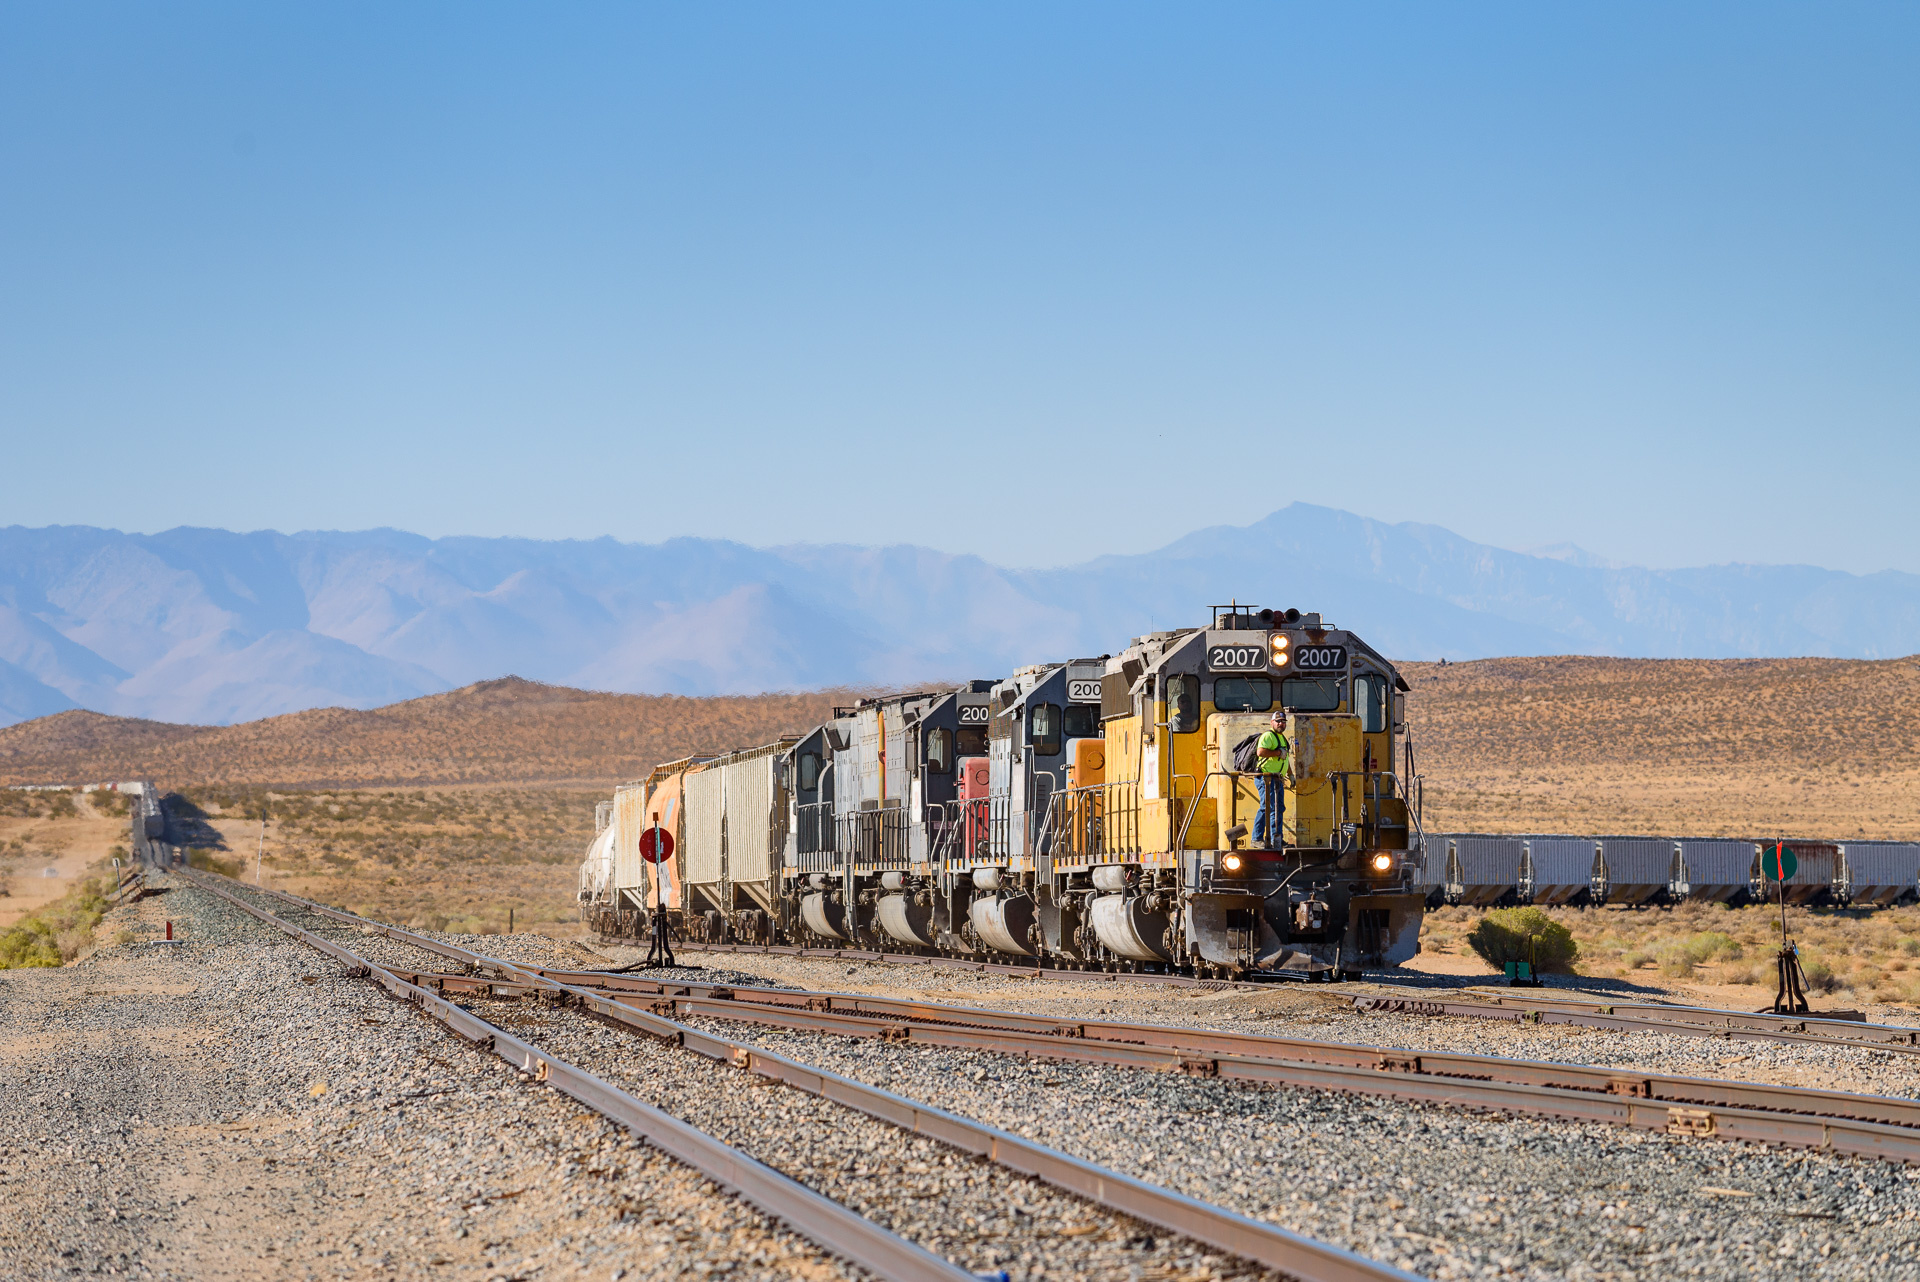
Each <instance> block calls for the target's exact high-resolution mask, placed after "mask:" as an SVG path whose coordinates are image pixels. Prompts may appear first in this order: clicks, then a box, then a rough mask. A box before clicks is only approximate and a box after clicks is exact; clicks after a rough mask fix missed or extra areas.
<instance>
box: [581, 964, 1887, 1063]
mask: <svg viewBox="0 0 1920 1282" xmlns="http://www.w3.org/2000/svg"><path fill="white" fill-rule="evenodd" d="M607 942H614V943H626V942H630V941H625V940H615V941H607ZM682 951H685V952H718V953H748V954H761V955H768V956H778V957H812V958H819V959H822V960H827V961H861V962H875V963H879V964H882V965H889V966H934V967H942V968H947V969H952V970H961V971H972V972H976V973H982V974H997V975H1007V976H1011V977H1015V978H1022V979H1063V980H1080V981H1083V982H1098V981H1101V980H1109V981H1113V982H1117V983H1132V984H1157V985H1164V986H1171V987H1197V988H1206V989H1229V988H1237V989H1256V988H1268V987H1272V986H1273V985H1275V984H1277V983H1284V982H1288V981H1287V980H1285V979H1283V978H1278V977H1276V978H1273V979H1261V980H1245V979H1242V980H1222V979H1198V978H1195V977H1194V976H1191V975H1177V974H1149V973H1136V972H1129V971H1118V972H1115V971H1100V970H1073V969H1069V968H1066V967H1060V966H1035V965H1031V964H1029V965H1021V964H1018V963H1012V962H991V961H978V960H975V959H973V958H967V957H943V956H933V955H925V954H918V953H895V952H882V951H876V950H872V949H859V948H800V947H791V946H787V945H780V944H688V945H685V946H684V948H683V950H682ZM1377 982H1380V983H1384V984H1391V983H1392V982H1393V981H1392V980H1390V979H1382V980H1379V981H1377ZM1353 1007H1354V1010H1356V1011H1358V1012H1361V1013H1366V1012H1370V1011H1377V1012H1381V1013H1389V1014H1409V1015H1458V1016H1462V1017H1466V1018H1472V1019H1498V1020H1514V1021H1521V1022H1530V1023H1540V1024H1574V1025H1579V1026H1581V1027H1585V1028H1601V1029H1608V1030H1611V1031H1614V1032H1660V1033H1673V1034H1676V1035H1679V1036H1684V1037H1720V1038H1726V1039H1728V1040H1731V1041H1771V1042H1799V1043H1805V1044H1815V1045H1822V1046H1841V1047H1847V1048H1849V1049H1855V1050H1884V1051H1894V1052H1898V1053H1902V1054H1920V1028H1907V1027H1902V1026H1899V1025H1893V1024H1869V1023H1865V1022H1863V1021H1859V1020H1840V1019H1822V1018H1821V1017H1820V1015H1819V1013H1818V1012H1815V1013H1813V1014H1810V1015H1770V1014H1766V1013H1756V1012H1750V1011H1734V1010H1720V1009H1717V1008H1713V1007H1704V1006H1668V1005H1661V1004H1657V1003H1651V1002H1607V1001H1604V1000H1582V999H1578V998H1554V997H1538V996H1520V995H1517V994H1516V995H1513V996H1508V995H1506V994H1504V993H1502V994H1499V995H1497V996H1496V995H1492V994H1488V995H1485V996H1481V995H1473V996H1462V995H1456V994H1451V993H1446V992H1435V991H1433V990H1423V991H1422V993H1421V995H1420V996H1418V997H1412V996H1409V997H1382V996H1373V995H1363V996H1357V997H1355V998H1353Z"/></svg>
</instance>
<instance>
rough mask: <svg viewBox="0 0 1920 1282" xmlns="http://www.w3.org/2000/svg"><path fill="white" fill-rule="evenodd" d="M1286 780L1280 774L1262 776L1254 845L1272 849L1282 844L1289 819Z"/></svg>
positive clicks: (1254, 824)
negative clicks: (1284, 829)
mask: <svg viewBox="0 0 1920 1282" xmlns="http://www.w3.org/2000/svg"><path fill="white" fill-rule="evenodd" d="M1285 782H1286V780H1285V779H1283V778H1282V777H1281V776H1280V775H1278V774H1263V775H1261V776H1260V809H1259V810H1258V811H1257V812H1256V813H1255V814H1254V816H1253V844H1254V845H1256V846H1266V847H1268V848H1269V849H1271V848H1272V847H1274V846H1277V845H1279V844H1280V841H1281V837H1282V833H1281V828H1282V826H1283V825H1284V824H1285V823H1286V818H1287V793H1286V789H1285V788H1284V787H1283V785H1284V784H1285Z"/></svg>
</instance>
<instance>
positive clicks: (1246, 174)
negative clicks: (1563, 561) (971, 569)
mask: <svg viewBox="0 0 1920 1282" xmlns="http://www.w3.org/2000/svg"><path fill="white" fill-rule="evenodd" d="M1917 196H1920V6H1916V5H1913V4H1887V5H1872V4H1835V5H1818V6H1815V5H1786V6H1770V5H1762V4H1752V3H1742V4H1729V5H1713V4H1704V3H1701V4H1685V5H1672V4H1658V5H1652V4H1649V5H1631V4H1589V5H1567V4H1545V5H1543V4H1537V3H1527V4H1508V5H1477V6H1476V5H1464V4H1463V5H1432V4H1408V5H1401V6H1379V5H1375V6H1355V5H1325V4H1316V5H1279V4H1271V3H1261V4H1255V5H1248V6H1231V5H1212V6H1205V7H1203V6H1191V5H1186V6H1175V5H1163V4H1155V5H1139V6H1125V5H1116V4H1109V3H1102V4H1098V5H1087V6H1070V5H1064V4H1052V5H1028V4H1021V5H1012V4H1008V5H1000V6H993V5H978V4H975V5H966V6H953V7H940V6H934V5H921V4H911V5H900V4H887V5H882V4H874V5H870V6H860V7H856V6H829V5H795V4H781V5H750V4H727V5H704V4H703V5H667V4H652V5H635V4H619V5H607V6H598V5H591V4H568V5H511V6H505V5H475V4H466V3H463V4H459V5H446V4H432V3H405V4H391V3H386V4H377V5H371V4H345V3H329V4H308V5H295V4H265V5H262V4H249V5H234V6H231V7H210V6H196V5H190V4H167V5H128V4H118V5H98V4H54V3H16V4H11V5H7V6H5V7H4V8H3V9H0V438H3V440H0V460H3V461H0V524H6V523H19V524H26V525H42V524H50V523H85V524H100V525H113V526H118V527H120V528H123V529H135V530H152V529H161V528H166V527H168V526H171V525H175V524H181V523H189V524H200V525H215V526H224V527H227V528H233V529H253V528H263V527H270V528H278V529H302V528H341V529H351V528H363V527H367V526H375V525H391V526H398V527H402V528H406V529H411V530H417V531H420V532H422V533H428V534H446V533H471V534H519V535H532V536H537V537H571V536H598V535H601V534H612V535H614V536H615V537H618V538H622V539H632V540H648V541H651V540H655V539H659V538H663V537H667V536H670V535H675V534H702V535H717V536H727V537H733V538H738V539H742V540H745V541H748V542H752V543H759V544H767V543H781V542H788V541H794V540H845V541H852V542H882V541H885V542H893V541H912V542H918V543H925V544H930V545H932V546H935V547H940V548H944V549H950V550H961V551H977V552H980V553H982V554H984V555H987V556H989V557H991V558H994V559H996V560H1000V561H1003V562H1011V563H1014V564H1059V563H1064V562H1070V561H1074V560H1078V559H1082V558H1085V557H1088V556H1091V555H1095V554H1098V553H1101V552H1107V551H1133V550H1141V549H1145V548H1149V547H1154V546H1157V545H1159V544H1162V543H1165V542H1167V541H1169V540H1170V539H1171V538H1173V537H1174V536H1176V535H1178V534H1180V533H1183V532H1185V531H1187V530H1190V529H1193V528H1196V527H1199V526H1203V525H1211V524H1218V523H1222V522H1233V523H1238V522H1242V521H1245V520H1251V519H1254V518H1256V517H1258V516H1260V515H1263V514H1265V513H1266V512H1267V511H1270V510H1271V509H1273V508H1275V507H1278V506H1280V505H1282V504H1284V503H1286V502H1288V501H1291V500H1294V499H1304V500H1309V501H1314V502H1320V503H1325V504H1329V505H1332V506H1336V507H1343V508H1347V509H1350V510H1353V511H1357V512H1361V513H1364V514H1367V515H1371V516H1375V517H1380V518H1383V519H1388V520H1420V521H1431V522H1435V523H1438V524H1442V525H1446V526H1448V527H1450V528H1452V529H1455V530H1457V531H1459V532H1460V533H1462V534H1465V535H1468V536H1469V537H1473V538H1477V539H1481V540H1485V541H1488V542H1492V543H1496V544H1500V545H1503V546H1508V547H1516V548H1528V547H1533V546H1538V545H1543V544H1552V543H1558V542H1561V541H1563V540H1564V541H1572V542H1575V543H1578V544H1581V545H1583V546H1585V547H1587V548H1589V549H1591V550H1593V551H1595V552H1597V553H1599V554H1602V555H1605V556H1610V557H1615V558H1619V559H1623V560H1627V561H1633V562H1637V563H1643V564H1654V565H1681V564H1701V563H1707V562H1717V561H1728V560H1746V561H1775V562H1777V561H1801V562H1810V563H1815V564H1822V565H1828V566H1833V567H1837V568H1844V569H1852V570H1859V571H1867V570H1877V569H1883V568H1895V569H1904V570H1909V571H1920V516H1917V515H1916V511H1915V504H1916V498H1915V489H1916V481H1917V480H1920V446H1917V445H1916V443H1915V442H1916V435H1920V199H1917V198H1916V197H1917Z"/></svg>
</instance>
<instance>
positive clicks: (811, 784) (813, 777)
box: [795, 752, 820, 792]
mask: <svg viewBox="0 0 1920 1282" xmlns="http://www.w3.org/2000/svg"><path fill="white" fill-rule="evenodd" d="M797 773H798V774H799V778H798V779H797V780H795V787H797V788H798V789H799V791H801V792H812V791H813V790H814V789H815V788H817V787H819V786H820V754H819V753H817V752H803V753H801V754H800V769H799V771H798V772H797Z"/></svg>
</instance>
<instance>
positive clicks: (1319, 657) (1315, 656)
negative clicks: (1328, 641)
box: [1293, 645, 1347, 672]
mask: <svg viewBox="0 0 1920 1282" xmlns="http://www.w3.org/2000/svg"><path fill="white" fill-rule="evenodd" d="M1293 666H1294V667H1296V668H1298V669H1299V670H1300V671H1302V672H1344V671H1345V670H1346V667H1347V647H1345V646H1343V645H1303V646H1301V647H1300V648H1299V649H1298V650H1295V651H1294V652H1293Z"/></svg>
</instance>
